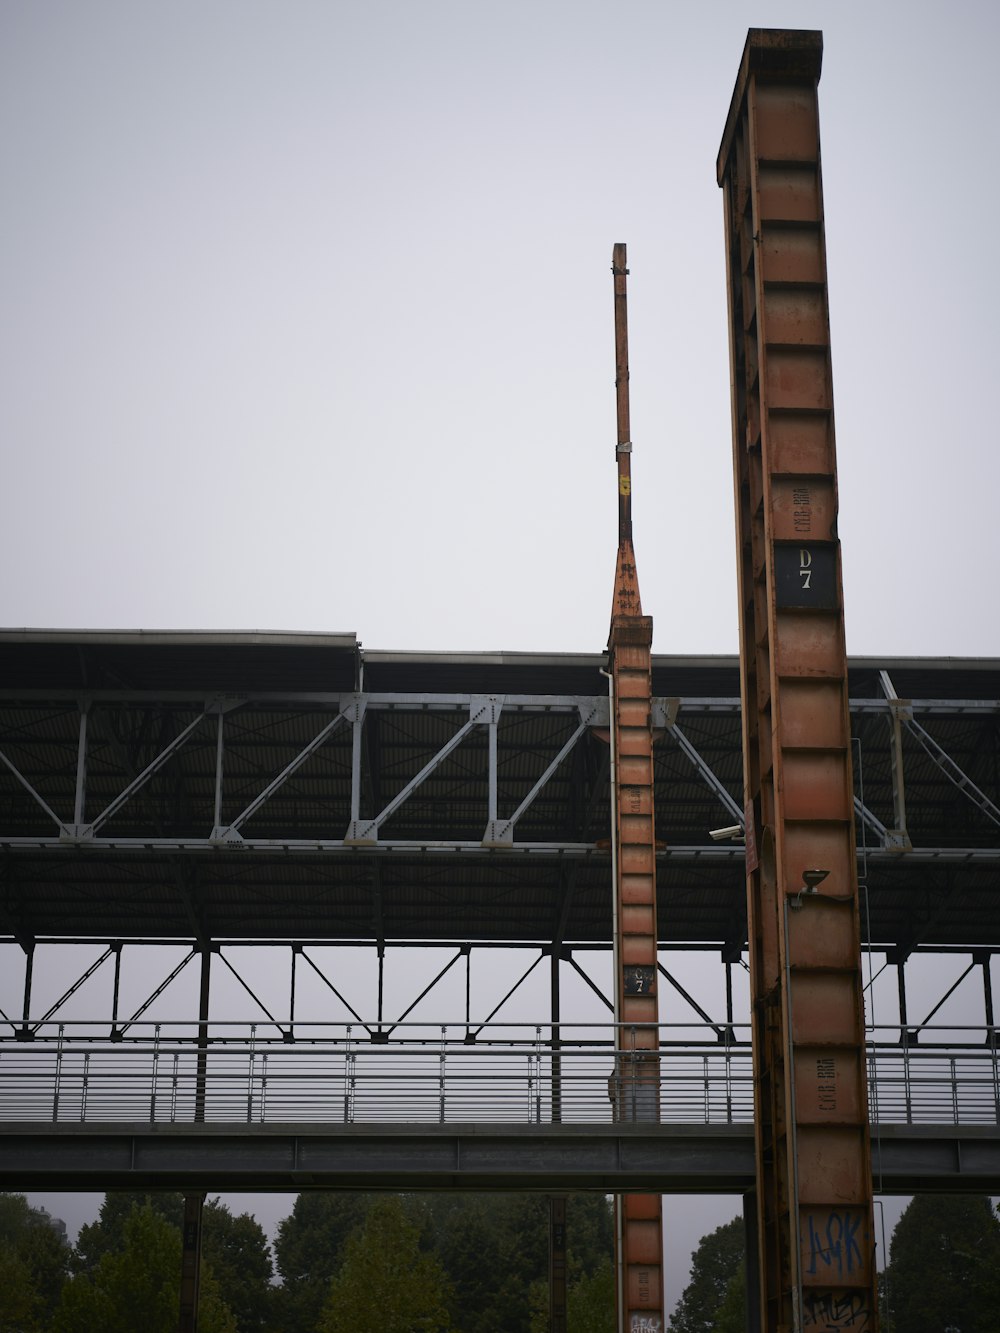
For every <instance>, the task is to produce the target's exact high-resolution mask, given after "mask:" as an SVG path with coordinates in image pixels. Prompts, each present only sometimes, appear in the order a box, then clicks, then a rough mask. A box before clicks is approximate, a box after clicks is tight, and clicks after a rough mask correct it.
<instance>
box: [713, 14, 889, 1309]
mask: <svg viewBox="0 0 1000 1333" xmlns="http://www.w3.org/2000/svg"><path fill="white" fill-rule="evenodd" d="M822 49H823V45H822V35H821V34H820V33H818V32H784V31H776V32H772V31H764V30H759V29H752V30H751V31H750V33H749V35H748V37H747V43H746V48H745V50H744V52H743V60H742V64H741V66H740V72H739V77H738V79H737V82H736V88H735V91H734V93H733V100H732V104H731V107H730V111H729V117H728V120H727V122H726V128H725V134H724V136H723V140H722V147H721V149H720V152H719V159H718V180H719V184H720V185H721V186H722V188H723V191H724V195H725V227H726V254H727V272H728V288H729V327H730V361H731V372H732V417H733V460H734V472H735V492H736V538H737V566H738V578H739V600H740V664H741V689H742V704H743V763H744V782H745V801H746V835H747V836H746V840H747V910H748V923H749V945H750V985H751V1000H752V1024H753V1049H754V1099H755V1106H754V1110H755V1122H756V1124H755V1133H756V1154H757V1195H758V1198H757V1211H758V1222H759V1236H760V1245H761V1255H760V1262H761V1281H760V1289H761V1326H762V1328H763V1329H764V1330H767V1333H778V1331H779V1330H788V1329H794V1330H798V1329H800V1328H821V1329H822V1328H837V1329H843V1330H848V1331H849V1333H872V1331H873V1330H874V1329H875V1327H876V1321H877V1310H878V1301H877V1289H876V1272H875V1262H874V1243H873V1242H874V1229H873V1225H872V1180H871V1148H870V1142H869V1128H868V1104H867V1100H868V1099H867V1086H866V1066H865V1028H864V1003H863V983H862V973H861V931H860V920H859V911H858V883H857V866H856V861H855V843H854V810H853V790H854V788H853V778H852V771H851V770H852V766H851V730H850V722H849V717H848V696H847V659H846V653H845V647H844V612H843V589H842V579H841V561H840V543H839V540H838V537H837V465H836V455H835V450H834V428H833V389H832V380H831V372H830V332H829V313H828V304H827V275H826V247H825V240H824V230H823V192H822V181H821V176H820V149H819V117H818V106H817V91H816V90H817V84H818V82H819V76H820V66H821V60H822Z"/></svg>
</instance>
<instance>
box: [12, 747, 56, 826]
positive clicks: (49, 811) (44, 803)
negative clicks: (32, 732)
mask: <svg viewBox="0 0 1000 1333" xmlns="http://www.w3.org/2000/svg"><path fill="white" fill-rule="evenodd" d="M0 763H4V764H6V765H7V767H8V768H9V769H10V771H11V772H12V773H13V774H14V776H15V778H17V780H18V782H19V783H20V784H21V786H22V787H23V788H24V790H25V791H26V792H27V793H28V795H29V796H31V797H33V798H34V800H35V801H36V802H37V803H38V804H39V805H40V806H41V807H42V809H43V810H44V811H45V813H46V814H47V815H48V817H49V818H50V819H51V820H52V821H53V823H55V824H56V826H57V827H58V828H60V829H61V828H62V827H63V822H62V820H61V819H60V818H59V816H58V815H57V814H56V812H55V811H54V810H53V809H52V807H51V806H50V805H49V804H48V802H47V801H46V800H44V798H43V797H41V796H39V794H38V792H37V791H35V789H34V787H33V786H32V785H31V783H30V782H29V781H28V779H27V778H26V777H25V776H24V774H23V773H22V772H21V770H20V769H19V768H18V767H17V766H16V764H15V763H14V761H13V760H12V759H8V757H7V756H6V755H5V754H4V752H3V750H0Z"/></svg>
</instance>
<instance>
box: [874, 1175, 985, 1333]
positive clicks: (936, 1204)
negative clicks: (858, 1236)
mask: <svg viewBox="0 0 1000 1333" xmlns="http://www.w3.org/2000/svg"><path fill="white" fill-rule="evenodd" d="M885 1288H886V1295H887V1305H888V1314H889V1319H888V1330H887V1333H1000V1220H998V1218H997V1214H996V1212H995V1211H994V1209H993V1205H992V1203H991V1201H990V1199H989V1198H988V1197H987V1196H986V1195H983V1194H936V1195H935V1194H926V1195H917V1196H916V1198H914V1199H913V1200H912V1201H911V1202H910V1204H909V1206H908V1207H907V1208H906V1211H905V1212H904V1213H903V1215H902V1216H901V1217H900V1219H899V1221H898V1222H897V1224H896V1229H895V1231H894V1232H893V1234H892V1241H891V1243H890V1246H889V1267H888V1271H887V1273H886V1282H885Z"/></svg>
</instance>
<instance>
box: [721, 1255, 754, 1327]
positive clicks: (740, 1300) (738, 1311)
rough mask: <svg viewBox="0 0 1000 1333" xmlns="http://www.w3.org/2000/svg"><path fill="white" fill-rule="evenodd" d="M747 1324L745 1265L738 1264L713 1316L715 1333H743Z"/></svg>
mask: <svg viewBox="0 0 1000 1333" xmlns="http://www.w3.org/2000/svg"><path fill="white" fill-rule="evenodd" d="M746 1326H747V1265H746V1260H744V1261H743V1263H741V1264H740V1266H739V1268H737V1270H736V1272H735V1273H734V1274H733V1276H732V1277H731V1278H730V1279H729V1284H728V1286H727V1287H726V1294H725V1296H723V1298H722V1304H721V1305H720V1306H719V1313H718V1314H717V1315H716V1318H715V1333H745V1330H746Z"/></svg>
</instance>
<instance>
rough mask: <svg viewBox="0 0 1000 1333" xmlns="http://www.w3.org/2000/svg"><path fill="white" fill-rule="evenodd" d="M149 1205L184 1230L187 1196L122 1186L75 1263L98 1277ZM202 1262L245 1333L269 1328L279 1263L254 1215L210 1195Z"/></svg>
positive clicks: (84, 1235) (83, 1233) (90, 1228)
mask: <svg viewBox="0 0 1000 1333" xmlns="http://www.w3.org/2000/svg"><path fill="white" fill-rule="evenodd" d="M144 1207H145V1208H148V1209H150V1210H151V1211H152V1212H153V1213H154V1214H155V1215H156V1216H157V1217H159V1218H160V1219H162V1220H163V1221H164V1222H166V1223H167V1224H168V1225H169V1226H172V1227H173V1228H174V1229H175V1230H176V1231H177V1232H178V1234H179V1233H180V1228H181V1224H182V1222H183V1218H184V1196H183V1195H182V1194H177V1193H155V1194H143V1193H141V1192H130V1191H124V1190H123V1191H120V1192H117V1193H114V1194H106V1195H105V1196H104V1201H103V1203H102V1204H101V1211H100V1213H99V1214H98V1218H97V1221H96V1222H92V1223H90V1224H88V1225H87V1226H83V1227H81V1228H80V1234H79V1237H78V1239H77V1244H76V1257H75V1261H74V1268H75V1270H76V1272H77V1273H80V1274H84V1275H89V1276H91V1277H93V1275H94V1274H95V1273H96V1271H97V1269H98V1266H99V1264H100V1262H101V1260H102V1259H103V1258H104V1257H105V1256H107V1255H113V1254H120V1253H121V1252H122V1251H123V1250H124V1249H125V1247H126V1244H127V1240H126V1232H127V1229H128V1224H129V1219H130V1218H131V1216H132V1213H133V1212H134V1211H135V1209H136V1208H144ZM202 1265H203V1270H204V1269H207V1270H208V1271H209V1272H210V1273H211V1275H212V1278H213V1279H214V1281H215V1282H216V1283H217V1284H218V1287H219V1290H220V1292H221V1296H222V1299H223V1301H224V1302H225V1304H226V1305H228V1306H229V1308H230V1309H231V1310H232V1312H233V1314H234V1316H235V1317H236V1320H237V1323H238V1325H239V1329H240V1333H257V1331H263V1330H265V1329H267V1328H268V1326H269V1324H270V1322H271V1316H272V1313H273V1308H274V1304H275V1294H274V1292H273V1291H272V1289H271V1277H272V1274H273V1266H272V1263H271V1252H270V1249H269V1247H268V1243H267V1237H266V1236H265V1235H264V1232H263V1230H262V1228H261V1226H260V1224H259V1223H258V1222H257V1221H256V1220H255V1219H254V1218H253V1217H251V1216H250V1215H249V1213H241V1214H240V1215H239V1216H236V1217H234V1216H233V1214H232V1213H231V1212H230V1210H229V1209H228V1208H227V1207H226V1205H225V1204H224V1203H221V1202H220V1201H219V1200H218V1199H209V1200H208V1202H207V1203H206V1204H205V1208H204V1212H203V1214H202Z"/></svg>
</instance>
